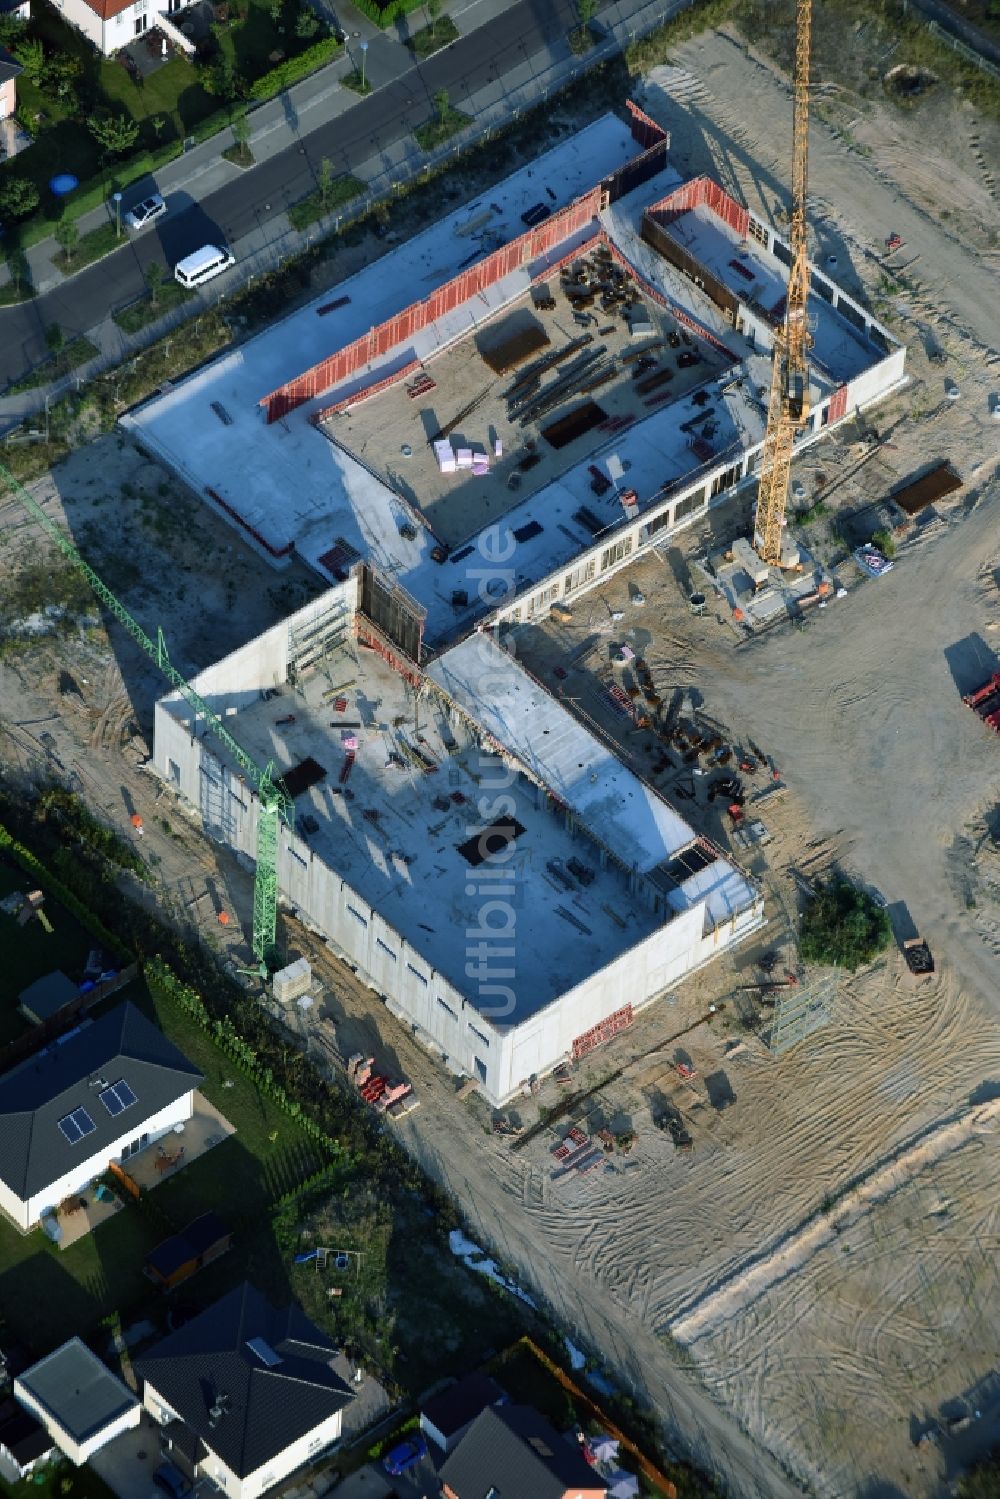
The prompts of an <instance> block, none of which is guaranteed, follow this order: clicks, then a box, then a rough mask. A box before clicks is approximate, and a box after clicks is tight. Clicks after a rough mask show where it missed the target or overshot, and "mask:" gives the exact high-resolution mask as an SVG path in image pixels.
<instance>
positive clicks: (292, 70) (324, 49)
mask: <svg viewBox="0 0 1000 1499" xmlns="http://www.w3.org/2000/svg"><path fill="white" fill-rule="evenodd" d="M340 50H341V47H340V43H339V42H338V41H337V38H336V37H335V36H325V37H324V38H323V40H322V41H319V42H315V43H314V44H313V46H311V47H307V48H306V50H305V51H304V52H300V53H299V54H298V56H297V57H289V58H288V59H287V61H285V62H282V63H279V64H278V66H277V67H276V68H272V69H271V71H270V72H269V73H265V74H264V76H263V78H258V79H257V81H256V83H253V84H252V85H251V87H250V91H249V93H250V98H251V99H257V100H261V99H273V98H274V96H275V94H280V93H281V91H282V89H286V88H290V87H291V85H292V84H293V83H298V81H299V79H300V78H305V77H307V75H308V74H309V73H315V71H316V69H317V68H322V67H324V66H325V64H326V63H328V62H331V61H332V59H333V58H335V57H336V56H337V54H338V52H340Z"/></svg>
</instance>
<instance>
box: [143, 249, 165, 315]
mask: <svg viewBox="0 0 1000 1499" xmlns="http://www.w3.org/2000/svg"><path fill="white" fill-rule="evenodd" d="M165 279H166V272H165V271H164V269H163V267H162V265H161V264H160V262H159V261H158V260H154V261H153V262H152V264H151V265H148V266H147V267H146V289H147V291H148V292H149V300H150V301H151V302H152V304H153V306H154V307H155V306H156V304H157V302H158V301H159V299H160V292H161V291H162V290H163V282H164V280H165Z"/></svg>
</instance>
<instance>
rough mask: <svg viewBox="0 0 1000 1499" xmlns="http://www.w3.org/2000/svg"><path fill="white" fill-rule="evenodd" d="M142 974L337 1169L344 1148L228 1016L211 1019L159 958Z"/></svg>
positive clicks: (153, 991) (194, 994)
mask: <svg viewBox="0 0 1000 1499" xmlns="http://www.w3.org/2000/svg"><path fill="white" fill-rule="evenodd" d="M143 974H144V976H145V979H146V983H147V984H148V986H149V990H150V993H151V994H154V995H159V996H161V997H163V998H166V999H169V1000H171V1001H173V1003H174V1004H176V1005H177V1006H178V1008H179V1009H181V1010H183V1011H184V1013H185V1014H186V1015H188V1016H190V1017H191V1019H192V1020H195V1021H196V1022H197V1023H198V1025H200V1026H201V1028H202V1030H203V1031H205V1032H207V1033H208V1035H210V1036H211V1037H212V1040H213V1041H214V1042H215V1044H216V1046H218V1048H219V1050H220V1051H223V1052H225V1054H226V1056H227V1057H228V1058H229V1060H230V1061H231V1062H234V1063H235V1064H236V1066H237V1067H239V1068H240V1069H241V1071H243V1072H244V1073H246V1075H247V1077H249V1078H250V1079H251V1080H252V1082H253V1083H254V1084H255V1086H256V1087H258V1088H259V1089H260V1091H261V1092H262V1093H263V1094H265V1095H266V1097H268V1098H270V1099H271V1101H272V1103H276V1104H277V1105H278V1107H279V1109H283V1110H284V1111H285V1113H286V1114H288V1115H289V1116H290V1117H291V1118H292V1119H294V1120H295V1122H296V1124H298V1125H299V1126H300V1128H301V1129H302V1130H303V1131H304V1132H305V1133H306V1134H307V1135H309V1136H310V1137H311V1138H312V1139H313V1140H315V1141H316V1143H317V1144H318V1145H321V1146H322V1147H323V1149H324V1150H325V1151H326V1152H327V1154H328V1155H330V1156H331V1157H334V1158H335V1159H336V1161H337V1164H338V1166H339V1164H340V1162H341V1160H342V1159H343V1157H344V1155H345V1151H344V1147H343V1146H342V1145H341V1144H340V1143H339V1142H338V1141H337V1140H334V1139H333V1137H332V1136H331V1135H328V1134H327V1133H326V1131H325V1130H324V1129H322V1128H321V1127H320V1126H319V1125H318V1124H317V1123H316V1121H315V1120H314V1119H312V1118H311V1117H310V1116H309V1115H308V1114H304V1113H303V1112H302V1105H301V1104H300V1103H299V1102H298V1100H297V1099H294V1098H292V1096H291V1094H290V1093H288V1092H286V1090H285V1089H284V1088H283V1087H282V1086H281V1084H280V1083H279V1082H276V1081H275V1078H274V1074H273V1072H272V1071H271V1069H270V1067H261V1066H260V1065H259V1062H258V1058H257V1053H256V1051H255V1050H254V1049H253V1047H252V1046H251V1045H250V1043H249V1042H248V1041H246V1040H244V1038H243V1037H242V1036H241V1035H240V1033H239V1031H238V1030H237V1029H236V1027H235V1025H234V1024H233V1022H232V1020H231V1019H230V1018H229V1016H228V1015H224V1016H223V1017H222V1018H221V1019H214V1018H213V1017H212V1016H211V1015H210V1014H209V1012H208V1010H207V1009H206V1008H205V1004H204V1001H203V1000H202V998H201V995H200V994H198V993H197V991H196V990H194V989H191V988H189V987H188V985H187V984H182V983H181V981H180V979H179V978H178V977H177V975H176V974H175V973H173V972H171V970H170V969H169V968H168V967H167V965H166V963H164V962H163V960H162V959H161V958H149V959H147V961H146V963H145V964H144V966H143ZM328 1169H329V1168H328V1167H324V1168H323V1173H320V1175H324V1174H325V1173H326V1171H327V1170H328ZM310 1184H311V1185H316V1183H315V1182H313V1181H312V1178H310V1179H309V1182H306V1183H302V1184H300V1185H299V1186H298V1187H296V1189H295V1192H294V1193H293V1194H292V1195H293V1196H299V1195H300V1194H301V1192H302V1191H303V1190H305V1189H306V1188H307V1187H308V1186H309V1185H310Z"/></svg>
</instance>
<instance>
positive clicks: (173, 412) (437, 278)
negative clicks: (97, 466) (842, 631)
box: [126, 103, 906, 649]
mask: <svg viewBox="0 0 1000 1499" xmlns="http://www.w3.org/2000/svg"><path fill="white" fill-rule="evenodd" d="M628 121H629V123H628V127H627V128H626V127H625V126H624V125H623V123H622V121H621V120H619V119H617V118H614V117H610V116H606V117H603V118H601V119H599V120H597V121H595V122H594V124H592V125H591V126H589V127H588V129H587V130H586V131H585V132H583V133H582V134H580V135H579V136H576V137H574V138H572V139H571V140H569V141H567V142H565V143H564V144H562V145H560V146H557V147H555V148H554V149H553V150H552V151H550V152H549V153H547V155H546V156H544V157H542V158H540V160H539V161H538V162H536V164H535V165H534V167H533V168H523V169H522V171H521V172H519V173H517V174H516V175H515V176H514V177H511V178H509V179H507V180H506V181H505V182H503V183H501V184H498V185H497V187H496V188H495V189H494V193H495V196H491V198H490V200H489V202H484V201H479V202H474V203H471V204H469V205H468V207H466V208H464V209H461V210H459V211H457V212H456V213H453V214H451V215H450V216H449V217H448V218H445V219H444V220H442V221H441V222H440V223H439V224H436V225H435V226H434V227H433V228H431V229H428V230H426V231H425V232H424V233H423V234H420V235H417V236H416V237H415V238H414V239H413V240H410V241H408V242H407V243H406V244H405V245H402V246H400V247H399V248H398V249H396V250H393V251H391V252H390V253H389V255H388V256H387V257H386V259H387V261H388V264H387V263H386V262H385V261H382V262H379V264H378V266H377V267H376V266H372V267H369V268H367V269H366V270H364V271H362V272H360V273H359V274H358V275H356V276H355V277H353V278H351V280H349V281H347V282H345V283H344V284H343V285H342V286H341V287H338V288H336V290H337V291H338V292H339V295H338V296H336V297H335V298H333V299H332V300H330V299H329V297H325V298H322V299H319V298H318V299H316V301H315V302H314V303H313V304H311V305H310V306H309V307H307V308H305V309H303V311H301V312H299V313H297V314H296V315H295V316H294V317H293V318H291V319H288V320H286V322H284V323H281V324H278V325H276V326H275V327H274V328H272V329H269V330H268V331H267V332H265V333H263V334H260V335H258V337H257V338H255V339H253V340H252V341H251V342H250V343H248V344H246V345H245V346H244V347H243V348H241V349H240V351H239V352H238V353H234V354H230V355H226V356H224V357H223V358H222V359H220V360H217V361H215V362H214V363H213V364H211V365H209V366H208V367H207V368H206V369H204V370H201V371H199V372H198V373H197V374H195V375H193V376H191V377H190V378H189V379H187V380H185V381H182V382H179V383H178V384H177V385H176V386H175V387H174V388H172V389H171V390H170V391H168V392H167V393H166V394H164V395H160V396H158V397H156V398H154V399H153V400H152V401H150V402H148V403H147V404H146V405H144V406H143V407H141V408H139V409H138V410H136V411H134V412H133V413H131V414H130V415H129V416H128V417H127V418H126V425H127V426H128V428H129V429H130V430H131V431H133V432H134V433H135V435H136V437H137V439H138V440H140V441H142V443H143V444H144V445H145V446H146V447H148V448H149V449H151V450H152V451H153V452H155V453H156V454H157V455H158V456H159V457H161V458H162V459H163V461H164V462H166V463H167V464H168V465H170V466H171V467H172V468H173V469H174V470H175V471H176V472H177V473H178V474H179V475H180V476H181V477H183V478H184V479H186V481H187V482H188V483H189V484H190V485H191V486H192V488H194V489H195V490H196V491H197V492H198V493H199V494H201V495H203V496H204V497H205V500H206V503H208V504H211V505H212V506H214V507H215V508H217V509H218V510H219V511H220V512H221V513H223V514H224V515H225V516H226V517H227V518H229V519H230V520H231V521H232V522H233V524H235V525H236V526H237V527H238V529H239V530H240V531H241V533H242V534H243V536H244V538H245V539H246V540H248V541H249V542H250V544H251V545H253V546H255V547H256V548H257V549H258V550H260V551H261V552H262V553H263V555H264V556H265V557H267V558H268V559H269V560H271V561H272V562H273V563H274V564H275V566H281V565H282V564H283V563H286V562H287V559H288V558H289V557H290V556H291V554H292V552H293V550H294V552H295V553H296V555H298V556H300V557H301V558H303V559H304V560H305V561H306V562H307V563H308V564H309V565H310V566H312V567H314V568H315V569H316V570H317V571H318V572H319V573H320V575H321V576H322V577H324V578H325V579H327V580H334V579H337V578H340V577H343V576H345V575H346V572H347V570H348V569H349V568H350V566H351V565H352V563H353V562H355V561H356V560H358V559H359V558H360V559H363V560H365V561H367V562H370V563H371V565H372V566H373V567H375V568H377V569H379V570H380V571H381V572H382V573H384V574H385V575H386V576H387V577H388V578H390V579H391V581H392V582H393V583H394V584H395V585H398V586H401V587H403V588H404V589H405V590H406V591H407V592H408V593H410V594H412V595H413V597H414V598H416V599H417V600H418V602H419V604H420V605H421V607H422V608H423V610H424V612H425V622H426V639H427V643H428V645H430V646H433V647H434V648H435V649H439V648H440V647H441V646H442V645H443V644H445V643H446V642H447V641H449V640H451V639H454V638H456V637H457V636H460V635H462V634H464V633H467V632H468V630H469V629H471V628H473V627H480V628H481V627H483V626H484V625H486V624H491V625H505V624H516V623H519V622H521V621H524V620H528V619H532V618H535V617H536V616H541V615H544V614H545V613H546V612H547V610H548V609H549V608H551V607H552V605H553V604H555V603H559V602H562V601H565V600H570V599H572V598H574V597H576V596H577V595H578V594H580V593H582V592H585V591H586V590H587V589H588V588H590V587H592V586H593V585H594V584H595V582H597V581H599V580H601V579H604V578H606V577H608V576H610V575H611V574H612V573H613V572H614V571H616V570H617V569H618V568H620V567H621V566H623V565H625V564H626V563H627V562H628V561H629V560H630V559H631V558H634V557H637V556H639V555H641V553H642V552H643V551H645V550H646V549H648V548H649V547H651V546H653V545H654V544H656V543H658V542H662V541H663V540H665V539H667V538H668V537H670V536H671V535H673V534H674V533H675V532H677V531H678V530H681V529H684V528H686V527H689V526H691V525H693V524H694V523H696V521H698V520H699V519H700V518H701V517H702V516H704V515H705V513H706V512H707V511H708V510H709V509H710V508H712V507H714V506H717V505H718V504H720V503H722V502H723V501H724V500H725V499H727V498H729V497H730V496H731V494H732V493H733V492H734V491H735V490H738V489H739V487H740V486H741V485H742V486H747V485H753V484H754V483H755V482H756V475H757V473H758V470H759V467H760V461H761V454H762V449H763V441H764V429H765V425H766V421H767V416H768V402H769V392H770V387H771V370H772V362H773V361H772V358H771V352H772V347H773V345H774V342H775V338H776V336H777V334H778V333H779V332H780V329H781V326H782V323H783V320H784V319H785V317H786V290H787V286H788V284H789V276H790V275H791V266H792V263H793V251H792V249H791V248H790V245H789V243H788V242H787V241H785V240H783V239H782V237H781V236H780V235H779V234H777V233H776V231H775V230H774V229H773V228H771V227H770V226H768V225H766V224H765V223H764V222H763V221H762V220H760V219H758V218H756V217H755V216H753V215H751V214H750V213H749V211H748V210H747V209H745V208H743V207H741V206H740V205H739V204H738V203H736V202H735V201H734V200H733V199H732V198H731V197H730V196H729V195H728V194H727V193H725V192H724V191H723V190H722V189H721V188H720V187H719V186H718V185H717V184H716V183H714V182H713V181H712V180H711V179H710V178H708V177H707V176H706V177H699V178H696V179H695V180H694V181H689V182H682V180H681V178H680V176H679V174H678V173H677V172H676V171H675V170H674V169H673V168H672V167H671V165H670V160H669V138H668V134H667V132H666V131H665V130H664V129H663V128H662V127H660V126H658V125H656V124H655V123H654V122H653V121H652V120H651V119H650V118H649V117H648V116H646V115H645V114H644V113H643V112H642V111H641V110H639V109H638V108H637V107H636V106H635V105H633V104H631V103H629V105H628ZM637 147H638V148H639V149H638V150H637ZM582 161H586V162H588V163H590V164H591V167H590V170H591V171H593V170H594V168H595V167H597V168H599V167H601V166H602V165H604V166H605V172H606V175H605V176H604V177H603V178H601V180H600V181H598V182H597V183H596V184H593V183H592V185H589V186H586V187H585V190H584V191H579V183H580V163H581V162H582ZM529 179H530V180H529ZM539 182H542V183H544V185H545V186H544V191H545V192H546V194H547V195H548V198H549V199H551V203H552V204H553V205H554V206H553V207H551V209H550V203H549V201H546V203H545V204H544V205H543V206H544V207H545V208H546V209H550V211H549V213H548V215H547V217H545V218H544V221H543V222H542V223H541V225H540V226H538V227H533V228H530V229H529V230H528V231H527V232H525V233H513V232H512V229H511V227H510V220H511V218H512V217H513V211H514V210H517V209H518V208H520V207H521V205H522V204H524V203H525V202H526V201H529V202H530V194H532V193H537V192H538V191H539V186H538V184H539ZM551 183H557V184H558V185H559V190H558V191H557V190H556V189H555V188H553V187H551V186H550V185H549V184H551ZM574 191H576V196H573V193H574ZM529 212H530V209H529ZM801 238H802V236H801V235H800V239H801ZM470 239H471V240H472V241H473V243H474V244H478V249H476V250H475V252H474V253H473V254H472V255H471V256H470V255H469V254H468V248H469V243H470ZM804 254H805V244H804V239H803V240H802V244H801V246H800V247H799V248H798V249H797V250H796V251H795V255H796V257H797V261H796V263H797V264H799V263H800V262H801V264H799V272H798V274H799V275H800V277H801V276H802V275H803V274H806V272H808V270H809V268H808V266H806V270H805V271H803V269H802V266H803V265H804V264H805V262H804V260H803V257H804ZM469 260H473V261H474V262H475V263H474V264H473V265H472V266H471V267H470V268H468V269H464V270H463V269H462V266H463V265H466V264H467V262H468V261H469ZM428 268H430V269H429V270H428ZM446 271H451V272H453V274H452V278H451V279H450V280H445V279H444V274H445V272H446ZM806 280H807V283H808V284H807V285H804V295H805V297H806V302H805V303H804V305H803V309H802V314H801V316H802V319H803V320H804V321H803V328H804V327H805V323H806V322H808V325H809V327H810V329H812V330H813V331H812V332H811V334H810V339H811V346H810V347H811V353H810V361H809V374H808V382H807V389H806V390H804V392H803V397H802V402H800V406H801V408H802V419H801V421H799V422H797V424H796V426H795V430H794V434H793V435H794V437H795V440H796V442H797V444H798V446H799V447H800V448H801V447H805V446H808V444H809V443H810V442H811V441H814V440H816V439H817V438H818V437H820V436H821V435H822V434H824V433H825V432H828V431H830V430H833V429H834V428H835V427H836V425H837V424H838V423H839V422H842V421H844V420H846V419H847V418H848V417H849V416H853V415H854V413H856V412H857V411H858V410H859V409H861V408H868V407H870V406H872V405H873V404H874V403H877V402H878V401H879V400H882V399H884V398H885V397H886V396H887V395H888V394H889V393H890V392H891V391H893V390H895V389H897V388H898V387H899V386H900V385H901V384H902V382H903V381H904V379H905V374H904V366H905V352H906V351H905V349H904V348H903V347H902V346H901V345H900V344H898V343H897V342H896V340H895V339H893V338H892V336H891V335H890V334H889V332H888V330H887V329H886V328H885V327H884V326H883V325H882V324H881V323H880V322H879V321H878V319H876V318H874V317H873V316H872V314H871V313H870V312H868V311H866V310H865V309H864V308H863V307H862V306H861V305H860V304H859V303H857V302H856V301H855V300H854V299H853V298H852V297H850V296H849V295H848V294H847V293H846V292H844V291H843V290H841V289H840V288H838V287H837V286H836V284H835V283H834V282H833V281H832V280H830V279H829V277H828V276H827V275H826V274H824V273H821V272H820V271H818V270H816V269H813V270H812V272H811V279H810V277H809V276H808V275H806ZM427 282H430V283H431V286H432V289H431V290H430V291H429V292H427V293H424V294H423V295H422V297H421V299H420V300H419V301H414V302H412V303H410V304H409V305H406V304H405V300H404V298H405V293H406V289H407V288H408V287H409V288H411V289H414V288H416V287H417V286H418V285H420V283H424V284H426V283H427ZM392 297H396V298H398V299H399V302H400V303H401V304H402V305H400V306H399V308H398V310H395V309H393V310H392V312H391V315H390V316H387V317H386V318H385V320H384V321H383V322H381V323H377V324H371V323H368V322H362V323H361V325H360V327H359V320H361V319H367V318H369V317H370V315H371V310H372V308H373V307H378V308H384V309H385V310H386V311H387V312H388V311H389V310H390V309H389V308H387V307H386V302H387V299H390V298H392ZM337 328H339V329H340V330H341V332H340V333H339V335H338V334H336V333H335V331H334V330H335V329H337ZM362 330H363V331H362ZM359 334H360V336H359ZM322 343H325V344H326V347H327V349H328V351H329V352H327V353H326V355H325V357H323V358H322V359H320V360H319V361H318V362H317V363H315V364H313V365H312V366H311V367H309V368H307V369H305V370H302V369H301V366H300V367H299V372H298V373H296V374H294V375H292V376H291V378H285V379H284V380H283V381H282V383H281V384H279V385H277V386H276V387H274V388H273V389H271V390H268V388H267V382H268V381H269V380H272V379H273V378H274V376H275V374H276V372H277V371H278V370H279V369H282V368H283V367H284V369H286V370H287V368H288V366H289V364H290V362H291V361H292V360H293V359H296V360H301V357H302V354H303V353H304V352H306V351H307V350H309V349H311V348H312V349H315V348H317V346H318V345H320V344H322ZM800 362H801V361H800ZM470 389H471V390H472V391H473V392H474V395H473V398H472V399H471V400H470V399H469V396H468V392H469V390H470ZM803 403H804V404H803ZM791 440H792V439H791V437H790V438H789V455H788V456H789V457H790V451H791V449H790V444H791ZM290 495H294V497H295V498H294V500H289V499H288V498H287V496H290ZM501 522H502V525H501V529H500V532H499V534H497V533H496V531H495V529H494V528H495V527H496V526H497V525H498V523H501ZM788 544H789V546H791V545H792V543H791V541H790V540H789V542H788ZM498 548H502V549H503V550H504V553H505V557H506V559H507V561H508V563H509V565H508V566H506V567H505V568H504V569H502V570H497V573H496V575H495V576H493V577H490V578H487V577H485V576H484V568H483V562H484V555H485V554H486V553H489V552H493V553H495V552H496V551H497V550H498ZM772 550H773V547H772ZM494 560H495V559H494ZM782 560H783V561H784V563H785V567H784V568H781V567H778V566H777V565H776V564H777V563H778V562H779V561H782ZM763 566H764V568H765V569H768V568H770V569H771V571H765V573H764V574H763V575H759V576H756V577H755V578H753V579H752V580H751V579H750V578H746V577H742V578H741V580H740V583H739V589H740V590H742V591H743V592H744V593H745V594H746V595H747V596H749V595H751V594H753V593H754V592H756V591H759V590H760V589H761V588H762V587H763V585H764V584H765V583H766V584H767V585H768V587H769V588H770V589H771V590H772V591H776V592H777V593H778V594H779V595H781V596H784V595H785V593H786V592H788V591H789V590H790V591H791V593H792V594H793V595H794V594H795V593H797V592H801V593H804V594H809V593H815V591H816V588H817V586H818V584H819V583H820V582H822V581H823V579H822V577H821V576H818V575H817V574H816V569H815V567H814V565H813V563H812V559H811V558H810V557H809V556H808V554H802V555H801V556H800V555H799V554H798V553H796V554H795V556H794V557H791V556H788V557H785V558H783V559H782V558H781V557H780V556H779V554H778V553H775V554H774V556H773V557H771V558H769V559H766V560H765V562H764V564H763Z"/></svg>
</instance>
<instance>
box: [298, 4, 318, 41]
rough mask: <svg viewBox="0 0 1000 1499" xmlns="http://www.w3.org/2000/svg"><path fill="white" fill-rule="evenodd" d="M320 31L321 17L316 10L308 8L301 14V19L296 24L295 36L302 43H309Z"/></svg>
mask: <svg viewBox="0 0 1000 1499" xmlns="http://www.w3.org/2000/svg"><path fill="white" fill-rule="evenodd" d="M318 30H319V16H317V14H316V12H315V11H314V10H310V9H309V8H308V7H306V8H305V9H304V10H301V11H300V12H299V18H298V20H297V21H296V23H295V35H296V36H297V37H299V38H300V39H301V40H302V41H304V42H307V41H309V39H310V37H314V36H315V35H316V33H317V31H318Z"/></svg>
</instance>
